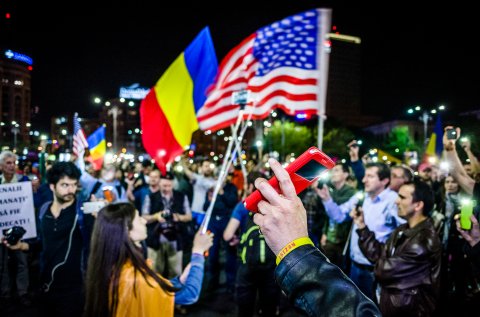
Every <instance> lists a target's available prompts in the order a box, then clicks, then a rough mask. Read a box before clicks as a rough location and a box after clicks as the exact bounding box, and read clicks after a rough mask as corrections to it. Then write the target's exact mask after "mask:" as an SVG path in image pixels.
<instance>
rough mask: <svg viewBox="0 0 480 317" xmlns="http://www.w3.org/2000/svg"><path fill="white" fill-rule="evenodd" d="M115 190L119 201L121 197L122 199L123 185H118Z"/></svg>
mask: <svg viewBox="0 0 480 317" xmlns="http://www.w3.org/2000/svg"><path fill="white" fill-rule="evenodd" d="M115 188H116V189H117V193H118V197H117V199H120V197H122V188H123V187H122V185H121V184H117V185H115Z"/></svg>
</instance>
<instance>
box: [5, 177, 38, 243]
mask: <svg viewBox="0 0 480 317" xmlns="http://www.w3.org/2000/svg"><path fill="white" fill-rule="evenodd" d="M13 226H20V227H23V228H24V229H25V230H26V231H27V232H26V233H25V235H24V236H23V237H22V239H29V238H35V237H36V236H37V227H36V225H35V210H34V208H33V194H32V183H31V182H21V183H11V184H1V185H0V237H3V230H5V229H10V228H11V227H13Z"/></svg>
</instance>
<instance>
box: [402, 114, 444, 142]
mask: <svg viewBox="0 0 480 317" xmlns="http://www.w3.org/2000/svg"><path fill="white" fill-rule="evenodd" d="M443 110H445V106H444V105H440V106H438V107H434V108H430V109H422V107H421V106H415V107H413V108H410V109H408V110H407V113H408V114H414V113H416V112H421V115H420V117H418V119H419V120H420V121H422V122H423V138H424V146H427V142H428V137H427V133H428V132H427V129H428V121H430V120H432V116H431V114H436V113H437V112H438V111H443Z"/></svg>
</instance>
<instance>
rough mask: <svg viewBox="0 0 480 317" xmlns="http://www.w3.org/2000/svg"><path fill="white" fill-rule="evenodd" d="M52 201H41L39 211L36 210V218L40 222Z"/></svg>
mask: <svg viewBox="0 0 480 317" xmlns="http://www.w3.org/2000/svg"><path fill="white" fill-rule="evenodd" d="M52 202H53V201H51V200H50V201H47V202H45V203H43V205H42V206H41V207H40V211H39V212H38V219H39V220H40V222H41V221H42V218H43V216H45V213H46V212H47V210H48V208H50V206H51V205H52Z"/></svg>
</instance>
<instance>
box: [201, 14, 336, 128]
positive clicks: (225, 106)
mask: <svg viewBox="0 0 480 317" xmlns="http://www.w3.org/2000/svg"><path fill="white" fill-rule="evenodd" d="M330 12H331V11H330V10H329V9H313V10H309V11H306V12H303V13H300V14H296V15H293V16H290V17H287V18H285V19H283V20H281V21H278V22H275V23H273V24H271V25H269V26H266V27H263V28H261V29H259V30H257V31H256V32H255V33H253V34H252V35H250V36H249V37H247V38H246V39H245V40H243V42H242V43H240V44H239V45H238V46H237V47H235V48H234V49H233V50H231V51H230V52H229V53H228V55H227V56H226V57H225V58H224V59H223V61H222V63H221V65H220V67H219V70H218V73H217V78H216V82H215V84H214V86H213V87H212V88H211V90H210V92H209V94H208V97H207V100H206V101H205V104H204V105H203V107H202V108H200V109H199V111H198V112H197V120H198V123H199V126H200V129H202V130H211V131H215V130H218V129H221V128H224V127H227V126H229V125H231V124H234V123H235V122H236V120H237V116H238V114H239V110H240V106H239V105H236V104H233V102H232V98H231V96H232V93H234V92H236V91H240V90H248V91H249V96H250V97H249V101H248V102H247V105H246V106H245V111H244V118H246V117H248V115H249V113H250V112H251V114H252V116H251V119H263V118H265V117H266V116H268V115H269V113H270V112H271V110H272V109H275V108H280V109H282V110H283V111H284V112H285V113H287V114H288V115H295V114H297V113H304V114H317V112H318V109H319V103H318V100H319V92H320V89H319V78H320V71H321V69H320V67H319V53H318V52H319V49H320V47H321V45H320V44H321V43H320V31H322V32H326V30H325V29H327V30H328V29H329V28H330V26H329V25H328V26H326V27H325V24H323V25H324V26H323V27H322V21H321V19H324V18H325V15H326V14H328V15H329V14H330ZM327 21H328V22H329V21H330V19H329V16H328V19H327Z"/></svg>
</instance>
